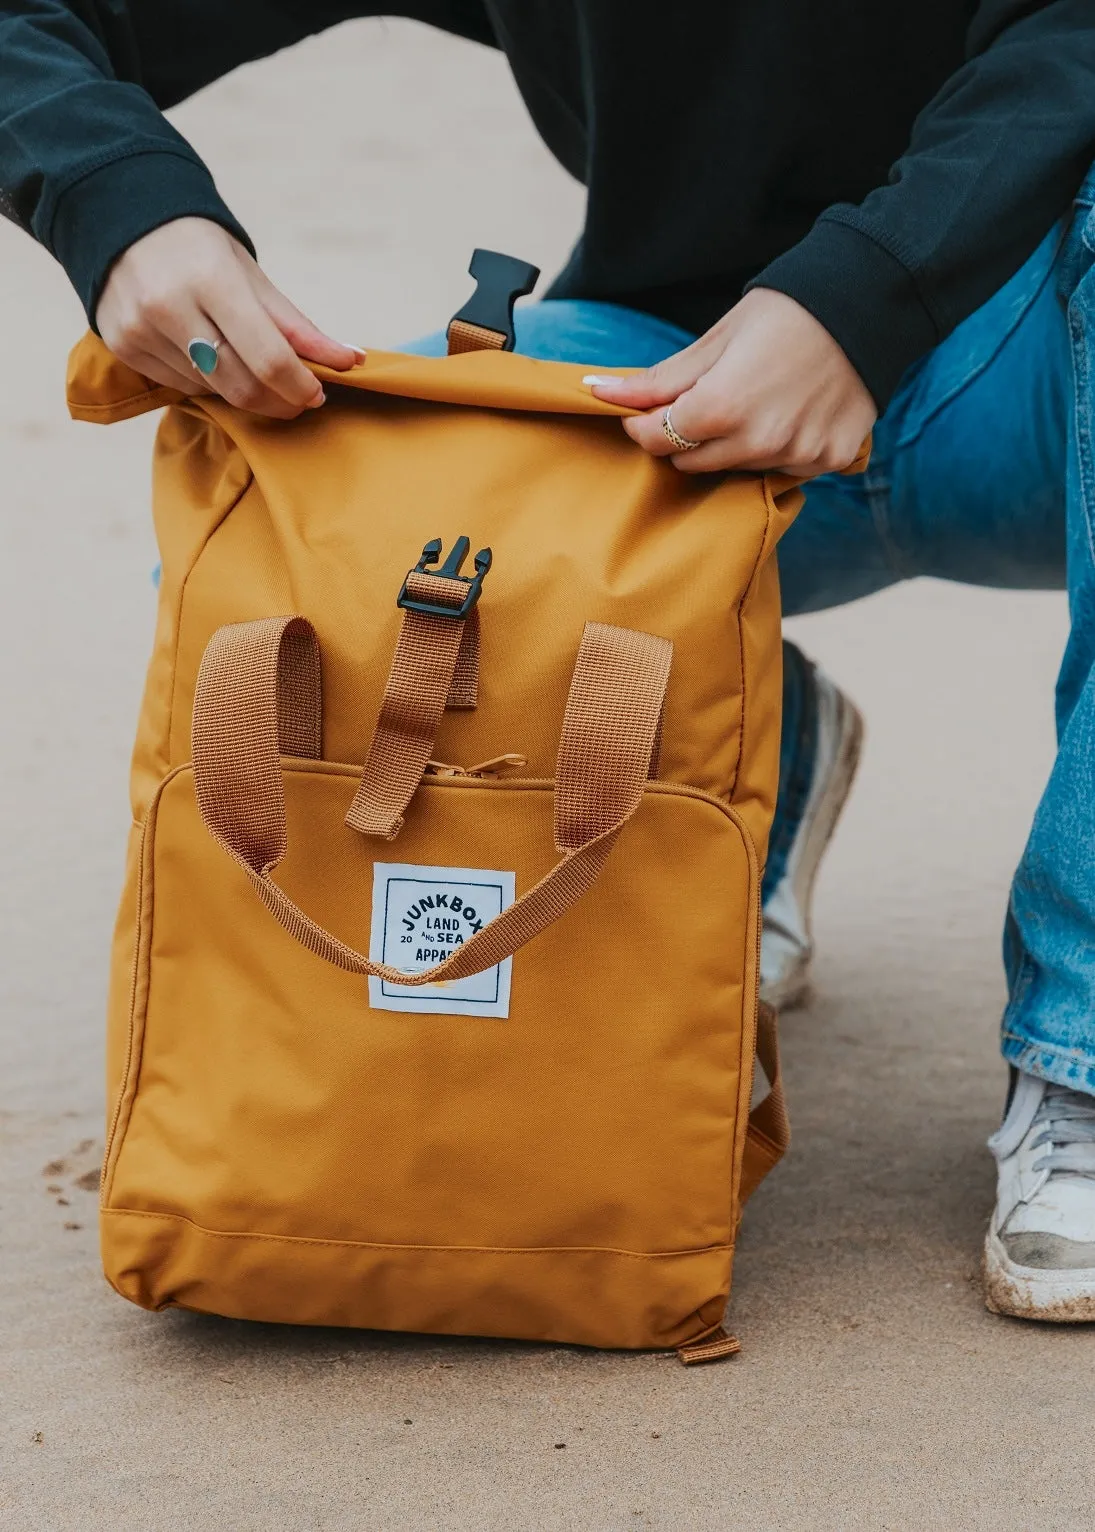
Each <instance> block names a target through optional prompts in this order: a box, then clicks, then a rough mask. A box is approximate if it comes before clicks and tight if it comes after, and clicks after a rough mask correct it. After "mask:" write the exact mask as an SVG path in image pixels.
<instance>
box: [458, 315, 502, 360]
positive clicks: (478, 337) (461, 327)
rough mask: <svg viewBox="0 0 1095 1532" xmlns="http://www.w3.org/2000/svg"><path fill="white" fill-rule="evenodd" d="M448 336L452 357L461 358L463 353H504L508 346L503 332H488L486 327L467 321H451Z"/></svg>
mask: <svg viewBox="0 0 1095 1532" xmlns="http://www.w3.org/2000/svg"><path fill="white" fill-rule="evenodd" d="M447 336H448V342H449V355H450V356H459V355H460V353H461V352H462V351H502V350H504V349H505V344H506V337H505V336H504V335H503V334H502V332H501V330H488V329H487V327H486V326H485V325H481V324H469V323H468V321H467V320H466V319H453V320H451V321H450V323H449V328H448V331H447Z"/></svg>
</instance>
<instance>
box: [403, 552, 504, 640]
mask: <svg viewBox="0 0 1095 1532" xmlns="http://www.w3.org/2000/svg"><path fill="white" fill-rule="evenodd" d="M470 547H471V539H470V538H468V537H458V538H457V539H456V541H455V543H453V545H452V552H451V553H450V554H449V556H448V558H447V559H446V560H445V562H444V563H443V564H442V566H441V568H440V569H431V568H430V567H429V566H430V565H431V564H436V563H437V561H438V559H439V558H440V557H441V539H440V538H439V537H434V538H431V539H430V541H429V542H428V543H427V544H426V546H425V547H424V548H423V550H422V557H421V558H420V559H419V561H418V563H417V564H416V565H415V566H414V569H413V570H412V571H411V573H413V574H424V575H430V576H431V577H432V578H434V579H438V580H459V581H460V582H461V583H462V584H464V585H466V586H467V587H468V590H467V594H466V595H465V597H464V599H463V601H462V602H461V603H460V605H459V606H444V605H443V604H442V603H441V602H440V601H420V600H417V599H416V598H415V597H414V596H410V595H408V594H407V580H409V579H410V574H408V576H407V580H404V581H403V589H402V590H401V591H400V592H399V597H398V599H397V601H396V606H401V607H402V608H403V610H404V611H405V612H423V613H424V614H425V615H426V616H427V617H452V618H455V619H456V620H457V621H462V620H463V619H464V618H465V617H466V616H467V615H468V613H469V612H470V611H471V609H472V607H473V606H474V605H475V603H476V602H477V601H478V600H479V595H480V592H481V591H482V589H483V581H484V580H485V579H486V577H487V571H488V570H489V569H490V565H491V551H490V549H489V548H480V550H479V552H478V553H477V554H476V555H475V574H474V575H472V576H470V577H469V576H468V575H462V574H461V573H460V569H461V566H462V565H463V563H464V560H465V559H466V558H467V556H468V549H469V548H470Z"/></svg>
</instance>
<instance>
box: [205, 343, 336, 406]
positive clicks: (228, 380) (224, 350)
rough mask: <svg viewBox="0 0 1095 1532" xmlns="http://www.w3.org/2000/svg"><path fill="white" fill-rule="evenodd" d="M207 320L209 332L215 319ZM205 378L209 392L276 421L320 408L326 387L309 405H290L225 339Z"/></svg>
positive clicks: (227, 401) (229, 402)
mask: <svg viewBox="0 0 1095 1532" xmlns="http://www.w3.org/2000/svg"><path fill="white" fill-rule="evenodd" d="M204 323H205V327H206V330H207V331H208V330H209V328H210V326H211V324H212V321H211V320H208V319H207V320H205V321H204ZM305 370H307V369H305ZM308 376H309V377H311V376H312V374H311V373H309V374H308ZM202 381H203V383H204V384H205V387H206V390H207V391H208V392H210V393H216V394H219V395H220V396H221V398H222V399H224V400H225V401H226V403H228V404H231V405H234V406H235V408H236V409H239V410H247V411H249V413H250V414H252V415H267V416H269V417H270V418H271V419H273V420H295V419H296V418H297V416H298V415H301V414H303V412H304V410H306V409H318V408H319V406H320V405H321V404H322V403H323V401H324V394H323V390H322V389H320V390H319V393H318V394H317V396H316V398H315V399H314V401H312V402H310V403H309V404H306V405H299V404H290V403H289V401H288V400H287V399H285V398H284V397H283V396H282V395H281V394H278V393H275V392H274V390H273V389H272V388H269V387H268V386H267V385H266V384H265V383H263V382H262V380H261V379H260V378H258V377H256V376H255V374H254V372H253V371H252V370H251V368H250V367H248V366H247V364H246V363H245V362H244V361H243V359H242V358H241V357H240V356H239V355H237V353H236V350H235V348H234V347H233V346H231V345H230V344H229V343H228V341H222V342H221V347H220V351H219V352H218V355H217V366H216V368H215V370H214V371H213V372H212V373H210V374H208V375H207V376H205V377H203V379H202ZM313 382H315V379H314V378H313Z"/></svg>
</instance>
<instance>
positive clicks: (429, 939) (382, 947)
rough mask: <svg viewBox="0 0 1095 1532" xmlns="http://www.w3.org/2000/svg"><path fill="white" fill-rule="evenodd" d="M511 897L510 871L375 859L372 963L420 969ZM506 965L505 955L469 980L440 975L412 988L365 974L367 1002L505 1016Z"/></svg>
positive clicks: (455, 947) (388, 1007) (439, 959)
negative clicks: (415, 864)
mask: <svg viewBox="0 0 1095 1532" xmlns="http://www.w3.org/2000/svg"><path fill="white" fill-rule="evenodd" d="M515 897H516V879H515V877H514V874H513V873H512V872H488V871H485V870H484V869H483V868H479V867H416V866H414V865H412V864H408V863H401V862H377V863H376V864H375V865H374V867H373V922H372V933H371V937H370V942H369V956H370V957H371V958H372V960H373V962H374V963H389V964H390V965H391V966H392V967H393V968H398V969H400V970H401V971H402V972H403V973H422V972H423V970H424V969H427V968H434V967H436V965H437V964H438V963H443V962H444V960H445V959H446V958H448V957H452V955H453V953H454V952H458V951H459V949H460V948H461V947H462V946H463V945H464V944H465V943H466V942H468V941H470V940H471V938H472V937H473V936H474V935H475V933H476V931H478V930H481V929H482V927H483V926H485V925H487V924H488V923H489V922H490V921H492V920H493V919H494V918H495V916H497V915H500V914H501V913H502V911H503V910H505V909H508V908H509V906H510V905H511V904H512V903H513V901H514V899H515ZM512 967H513V959H512V958H506V959H505V960H504V962H501V963H498V964H497V965H496V966H495V967H494V968H488V969H486V971H485V972H484V973H476V974H472V976H471V978H469V979H452V980H449V981H448V982H446V981H445V980H442V981H441V982H440V983H439V984H423V985H420V986H419V987H418V988H415V989H407V988H405V987H404V986H403V985H401V984H391V983H389V982H388V980H387V979H374V978H370V979H369V1004H370V1005H371V1006H372V1008H373V1009H374V1010H377V1011H427V1012H430V1013H431V1014H432V1015H434V1016H437V1015H443V1016H503V1017H505V1016H508V1015H509V987H510V972H511V969H512Z"/></svg>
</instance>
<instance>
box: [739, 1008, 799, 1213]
mask: <svg viewBox="0 0 1095 1532" xmlns="http://www.w3.org/2000/svg"><path fill="white" fill-rule="evenodd" d="M757 1062H758V1063H759V1064H760V1066H761V1068H762V1069H763V1070H764V1073H765V1076H766V1078H767V1080H768V1085H769V1090H768V1094H767V1096H765V1098H764V1100H763V1101H760V1102H758V1103H757V1105H756V1106H755V1107H754V1108H753V1110H752V1111H751V1112H750V1113H749V1128H748V1131H747V1133H746V1136H745V1158H744V1160H743V1162H742V1168H741V1191H740V1203H741V1205H744V1204H745V1202H746V1200H747V1199H748V1198H749V1197H751V1196H752V1194H753V1193H754V1192H755V1191H756V1189H757V1187H758V1186H759V1185H760V1183H761V1182H762V1181H763V1180H764V1178H765V1176H766V1175H767V1174H768V1172H769V1171H770V1170H774V1169H775V1168H776V1166H777V1165H778V1164H779V1162H780V1160H781V1159H782V1158H783V1156H784V1154H786V1152H787V1147H788V1145H789V1144H790V1142H791V1124H790V1123H789V1122H788V1120H787V1103H786V1101H785V1099H784V1095H783V1071H782V1069H781V1068H780V1062H779V1033H778V1029H777V1020H776V1013H775V1011H774V1010H773V1008H772V1007H771V1006H770V1005H766V1004H765V1002H764V1001H763V1000H762V1001H761V1002H760V1004H759V1006H758V1007H757Z"/></svg>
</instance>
